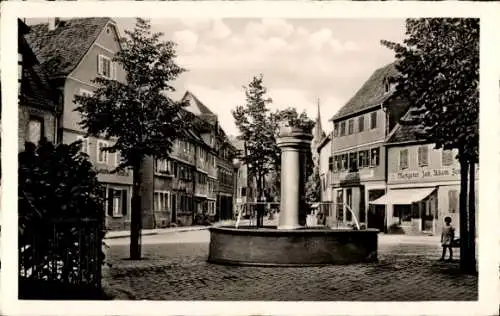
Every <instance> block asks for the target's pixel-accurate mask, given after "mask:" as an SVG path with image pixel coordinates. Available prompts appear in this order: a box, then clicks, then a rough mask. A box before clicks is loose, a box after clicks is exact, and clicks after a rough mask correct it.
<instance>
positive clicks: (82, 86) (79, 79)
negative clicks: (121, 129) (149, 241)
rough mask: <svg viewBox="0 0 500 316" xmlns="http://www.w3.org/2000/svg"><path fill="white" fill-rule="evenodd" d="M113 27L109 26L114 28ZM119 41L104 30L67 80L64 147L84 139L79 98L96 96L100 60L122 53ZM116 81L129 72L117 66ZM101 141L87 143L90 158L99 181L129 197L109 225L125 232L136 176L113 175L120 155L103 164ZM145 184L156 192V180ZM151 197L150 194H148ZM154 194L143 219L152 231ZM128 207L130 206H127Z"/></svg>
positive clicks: (145, 203) (110, 156)
mask: <svg viewBox="0 0 500 316" xmlns="http://www.w3.org/2000/svg"><path fill="white" fill-rule="evenodd" d="M110 25H111V24H108V26H110ZM117 40H118V38H117V35H116V32H115V30H114V28H113V26H111V28H108V27H106V28H104V30H103V32H101V34H100V36H99V37H98V38H97V40H96V42H95V43H94V45H92V46H91V47H90V49H89V50H88V52H87V53H86V54H85V56H84V58H83V59H82V61H81V62H80V64H79V65H78V66H77V67H76V69H75V70H73V72H72V73H71V74H70V75H69V76H68V77H67V79H66V80H65V83H64V87H63V88H64V99H63V103H64V107H63V115H62V128H63V133H62V141H63V143H71V142H73V141H75V140H77V139H79V138H81V137H82V136H83V135H84V133H85V132H84V130H83V129H82V128H81V126H80V125H79V122H80V120H81V117H80V114H79V113H78V112H76V111H75V108H76V106H77V105H76V104H75V103H74V98H75V95H80V94H82V93H83V92H93V90H94V89H95V85H94V84H93V83H92V80H93V79H95V78H96V76H97V75H98V56H99V55H100V54H101V55H104V56H106V57H108V58H110V59H112V58H113V55H114V54H115V53H116V52H118V51H119V49H120V47H119V44H118V41H117ZM116 79H117V80H119V81H122V82H125V72H124V71H123V69H122V68H121V67H120V66H119V65H116ZM99 140H100V141H105V140H104V139H97V138H94V137H90V138H89V139H88V140H87V145H86V147H87V154H88V155H89V160H90V161H91V162H92V164H93V165H94V166H95V167H96V168H97V170H98V171H99V173H98V179H99V181H100V182H101V183H102V184H103V185H104V186H105V187H106V188H108V189H116V190H123V191H124V192H126V193H124V194H126V201H123V203H124V205H126V210H124V214H121V216H119V215H116V216H115V215H113V216H110V215H109V214H108V212H107V213H106V214H108V216H107V217H106V224H107V227H108V228H109V229H112V230H124V229H129V227H130V213H131V212H130V210H131V207H130V205H131V203H130V202H131V196H132V190H131V184H132V172H131V171H123V172H120V173H111V172H110V171H111V170H113V169H114V168H115V167H116V166H117V162H116V157H117V154H116V153H108V154H107V155H108V160H107V161H106V162H100V161H99V160H98V159H97V157H98V149H97V145H98V143H99ZM146 180H147V181H145V183H144V188H152V186H153V177H152V176H151V177H148V178H147V179H146ZM148 193H149V192H148ZM152 194H153V192H152V191H151V197H149V194H144V198H143V200H144V201H143V208H145V209H147V212H144V210H143V213H144V216H143V227H144V228H150V227H151V226H152V225H153V221H154V219H153V217H152V215H153V213H152V212H153V195H152ZM125 203H126V204H125Z"/></svg>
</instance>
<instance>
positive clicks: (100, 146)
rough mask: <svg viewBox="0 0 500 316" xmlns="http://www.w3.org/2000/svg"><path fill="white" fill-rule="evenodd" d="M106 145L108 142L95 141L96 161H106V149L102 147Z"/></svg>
mask: <svg viewBox="0 0 500 316" xmlns="http://www.w3.org/2000/svg"><path fill="white" fill-rule="evenodd" d="M106 147H108V143H107V142H105V141H102V140H98V141H97V162H98V163H105V164H107V163H108V155H109V153H108V152H107V151H104V148H106Z"/></svg>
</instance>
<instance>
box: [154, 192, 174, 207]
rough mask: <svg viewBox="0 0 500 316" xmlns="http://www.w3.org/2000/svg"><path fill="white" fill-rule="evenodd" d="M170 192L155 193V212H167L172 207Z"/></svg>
mask: <svg viewBox="0 0 500 316" xmlns="http://www.w3.org/2000/svg"><path fill="white" fill-rule="evenodd" d="M170 203H171V202H170V192H168V191H156V192H155V193H154V210H155V212H167V211H169V209H170V207H169V206H170Z"/></svg>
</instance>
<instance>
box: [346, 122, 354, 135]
mask: <svg viewBox="0 0 500 316" xmlns="http://www.w3.org/2000/svg"><path fill="white" fill-rule="evenodd" d="M347 124H348V128H349V131H348V132H349V135H351V134H352V133H354V120H353V119H350V120H349V121H347Z"/></svg>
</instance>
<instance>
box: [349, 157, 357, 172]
mask: <svg viewBox="0 0 500 316" xmlns="http://www.w3.org/2000/svg"><path fill="white" fill-rule="evenodd" d="M349 171H351V172H353V171H358V153H349Z"/></svg>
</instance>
